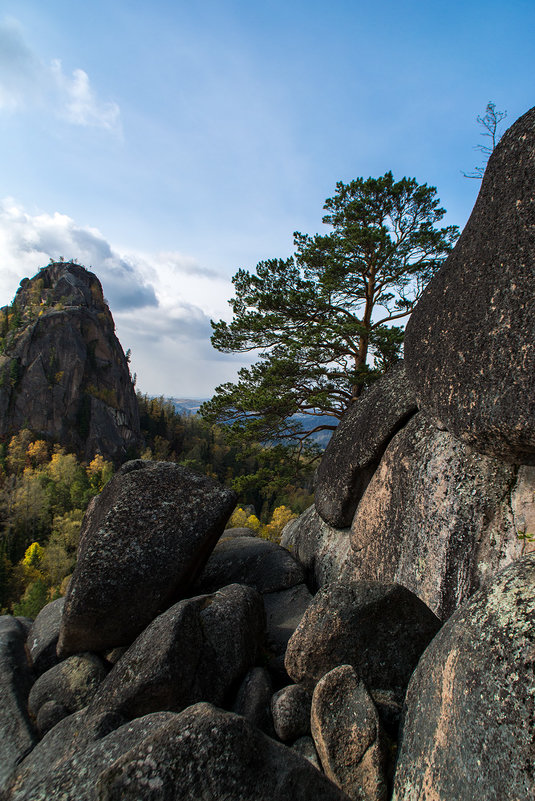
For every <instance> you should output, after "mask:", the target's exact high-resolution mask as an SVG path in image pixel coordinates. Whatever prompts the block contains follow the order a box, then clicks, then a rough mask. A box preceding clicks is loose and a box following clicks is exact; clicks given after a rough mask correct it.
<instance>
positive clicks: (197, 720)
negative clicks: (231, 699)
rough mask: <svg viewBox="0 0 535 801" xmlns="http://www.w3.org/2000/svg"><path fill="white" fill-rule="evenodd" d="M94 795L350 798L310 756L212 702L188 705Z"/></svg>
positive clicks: (121, 800) (250, 800)
mask: <svg viewBox="0 0 535 801" xmlns="http://www.w3.org/2000/svg"><path fill="white" fill-rule="evenodd" d="M142 720H143V719H142ZM149 792H150V795H148V793H149ZM95 797H96V798H97V799H98V801H134V800H135V801H139V799H147V798H150V799H152V800H153V801H156V800H157V799H158V801H192V799H221V800H223V799H232V801H267V799H269V801H288V799H289V798H291V799H292V800H293V801H348V799H347V796H346V795H345V794H344V793H343V792H342V791H341V790H339V789H338V788H337V787H335V786H334V785H333V784H331V782H330V781H329V779H327V778H326V777H325V776H323V775H322V774H321V773H319V771H317V770H316V768H314V767H312V765H311V764H310V762H309V761H308V760H307V759H304V758H303V757H301V756H299V755H298V754H297V753H296V752H294V751H292V749H290V748H286V746H284V745H281V744H279V743H276V742H275V741H274V740H272V739H271V738H269V737H266V736H265V735H264V734H262V732H261V731H259V730H258V729H256V728H255V727H254V726H251V724H250V723H249V722H248V721H247V720H245V718H243V717H241V716H240V715H234V714H232V713H231V712H223V711H221V710H219V709H216V708H214V707H212V706H211V705H210V704H196V705H195V706H192V707H189V708H188V709H186V710H184V712H181V713H180V714H179V715H176V716H175V717H174V719H172V720H170V721H169V723H167V724H166V725H164V726H162V727H161V728H160V729H159V730H158V731H156V732H155V733H154V734H153V735H152V736H150V737H147V738H146V739H145V740H144V741H143V742H142V743H140V744H139V746H137V747H134V748H132V749H131V750H130V751H129V752H128V753H126V754H124V755H123V756H122V757H120V758H119V759H117V760H116V761H115V762H114V764H113V765H111V766H110V767H109V768H108V769H106V770H104V771H103V772H102V773H101V775H100V777H99V779H98V782H97V786H96V794H95Z"/></svg>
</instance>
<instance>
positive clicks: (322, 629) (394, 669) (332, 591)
mask: <svg viewBox="0 0 535 801" xmlns="http://www.w3.org/2000/svg"><path fill="white" fill-rule="evenodd" d="M439 628H440V621H439V620H438V618H437V617H436V616H435V615H434V614H433V613H432V612H431V610H430V609H428V608H427V606H426V605H425V604H424V603H423V602H422V601H421V600H420V599H419V598H417V597H416V595H414V594H413V593H412V592H410V590H408V589H406V588H405V587H402V586H401V585H400V584H381V583H379V582H377V581H353V582H350V583H344V582H333V583H332V584H327V585H326V586H325V587H323V588H322V589H321V590H319V592H318V593H317V594H316V596H315V597H314V600H313V601H312V603H311V604H310V606H309V607H308V609H307V610H306V612H305V614H304V615H303V617H302V619H301V622H300V624H299V626H298V627H297V629H296V630H295V632H294V634H293V635H292V637H291V639H290V642H289V643H288V648H287V650H286V658H285V665H286V670H287V671H288V675H289V676H290V677H291V678H292V679H293V680H294V681H295V682H297V683H300V684H303V685H304V686H305V687H308V688H309V689H312V688H313V687H314V686H315V685H316V684H317V682H318V681H319V680H320V679H321V678H322V676H324V675H325V674H326V673H328V672H329V671H330V670H332V669H333V668H335V667H338V666H339V665H351V666H353V667H354V668H355V670H356V672H357V675H358V676H359V677H360V678H361V679H363V680H364V682H365V683H366V685H367V687H368V689H369V690H370V692H372V693H373V692H375V691H392V692H393V693H395V695H396V698H397V699H398V700H399V699H403V696H404V694H405V690H406V688H407V684H408V683H409V678H410V676H411V674H412V672H413V670H414V668H415V667H416V665H417V664H418V660H419V658H420V656H421V654H422V653H423V651H424V650H425V648H426V647H427V645H428V644H429V642H430V641H431V640H432V639H433V637H434V635H435V634H436V633H437V631H438V629H439Z"/></svg>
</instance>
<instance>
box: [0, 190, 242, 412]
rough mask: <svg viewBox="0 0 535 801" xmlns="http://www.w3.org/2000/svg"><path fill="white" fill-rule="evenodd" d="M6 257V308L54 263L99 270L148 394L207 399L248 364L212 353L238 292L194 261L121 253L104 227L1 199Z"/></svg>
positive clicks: (0, 244) (2, 280)
mask: <svg viewBox="0 0 535 801" xmlns="http://www.w3.org/2000/svg"><path fill="white" fill-rule="evenodd" d="M0 253H1V254H2V270H1V271H0V305H5V304H6V303H9V302H10V301H11V300H12V298H13V296H14V294H15V292H16V289H17V286H18V284H19V282H20V281H21V279H22V278H25V277H27V276H28V277H31V276H33V275H35V273H36V272H37V270H38V269H39V268H40V267H42V266H44V265H46V264H47V263H48V262H49V261H50V259H52V260H54V261H55V260H58V259H60V258H65V260H67V261H69V260H71V259H76V260H77V261H78V263H80V264H83V265H84V266H85V267H87V268H88V269H91V270H92V271H93V272H94V273H96V275H97V276H98V278H99V279H100V281H101V283H102V286H103V289H104V295H105V297H106V298H107V300H108V302H109V304H110V308H111V311H112V314H113V317H114V320H115V323H116V327H117V334H118V336H119V340H120V341H121V344H122V345H123V348H124V349H125V350H126V349H127V348H131V350H132V370H133V371H135V372H136V373H137V377H138V386H139V388H140V389H141V390H142V391H143V392H147V393H148V394H151V395H160V394H164V395H175V396H181V395H182V396H189V397H191V396H193V397H207V396H210V395H211V394H212V392H213V390H214V388H215V386H216V385H217V384H220V383H222V382H223V381H228V380H232V379H233V378H234V376H235V374H236V371H237V369H238V368H239V367H240V366H241V365H242V364H243V363H245V361H244V360H243V358H242V357H234V356H232V355H230V356H229V355H224V354H219V353H216V352H215V351H214V350H213V349H212V347H211V344H210V334H211V326H210V318H213V319H217V318H219V317H221V316H226V315H227V303H226V301H227V299H228V298H229V297H230V295H231V294H232V287H231V285H230V282H229V281H228V280H227V279H226V278H225V277H224V276H221V275H219V274H217V273H216V272H214V271H213V270H208V269H205V268H203V267H202V266H201V265H199V264H197V262H196V261H195V259H194V258H193V257H191V256H187V255H183V254H181V253H179V252H169V251H168V252H162V253H154V254H147V253H139V252H131V251H130V252H129V251H125V250H120V249H119V248H117V247H115V246H114V245H112V244H111V243H110V242H108V241H107V239H106V238H105V237H104V236H103V234H102V233H101V232H100V231H99V230H98V229H96V228H90V227H84V226H81V225H78V224H77V223H76V222H75V221H74V220H73V219H72V218H71V217H69V216H67V215H66V214H60V213H59V212H55V213H53V214H48V213H43V212H40V213H37V214H31V213H30V212H29V211H27V210H26V209H24V208H23V207H22V206H21V205H20V204H18V203H16V201H14V200H13V199H9V198H8V199H4V200H0Z"/></svg>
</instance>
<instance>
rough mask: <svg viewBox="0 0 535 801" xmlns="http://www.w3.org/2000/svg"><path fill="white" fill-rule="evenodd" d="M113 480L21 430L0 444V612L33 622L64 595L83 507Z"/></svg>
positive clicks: (103, 465) (102, 467)
mask: <svg viewBox="0 0 535 801" xmlns="http://www.w3.org/2000/svg"><path fill="white" fill-rule="evenodd" d="M112 475H113V465H112V464H111V462H107V461H106V460H105V459H103V458H102V456H100V455H96V456H95V458H94V459H93V460H92V461H91V462H90V463H89V464H87V465H86V464H83V463H82V462H80V461H79V460H78V458H77V456H76V455H75V454H73V453H66V451H65V450H64V449H63V448H61V447H59V446H58V445H51V444H50V443H49V442H46V441H45V440H43V439H38V438H35V437H34V435H33V434H32V432H31V431H29V430H27V429H22V430H21V431H19V433H18V434H16V435H15V436H13V437H12V438H11V439H10V440H9V441H8V442H7V443H1V444H0V611H1V612H2V613H5V612H12V613H13V614H16V615H22V616H28V617H35V615H36V614H37V612H38V611H39V609H41V608H42V607H43V606H44V605H45V603H48V601H51V600H54V599H55V598H58V597H59V596H60V595H62V594H63V592H64V590H65V579H66V578H67V577H68V576H69V575H70V574H71V573H72V570H73V567H74V564H75V561H76V551H77V547H78V535H79V531H80V525H81V522H82V517H83V514H84V511H85V509H86V508H87V505H88V503H89V501H90V500H91V498H93V497H94V496H95V495H97V494H98V493H99V492H100V491H101V490H102V488H103V487H104V485H105V484H106V482H107V481H108V480H109V479H110V478H111V476H112Z"/></svg>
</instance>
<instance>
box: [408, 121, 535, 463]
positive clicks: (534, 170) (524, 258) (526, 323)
mask: <svg viewBox="0 0 535 801" xmlns="http://www.w3.org/2000/svg"><path fill="white" fill-rule="evenodd" d="M534 319H535V109H531V111H528V112H527V114H524V116H523V117H521V118H520V119H519V120H518V121H517V122H516V123H515V124H514V125H513V126H512V127H511V128H510V129H509V130H508V131H507V132H506V134H505V135H504V136H503V138H502V140H501V142H500V144H499V145H498V147H497V148H496V150H495V151H494V153H493V155H492V156H491V158H490V160H489V163H488V167H487V170H486V173H485V177H484V180H483V183H482V186H481V191H480V193H479V197H478V199H477V202H476V205H475V207H474V210H473V212H472V214H471V216H470V219H469V221H468V224H467V225H466V228H465V229H464V231H463V234H462V236H461V238H460V239H459V241H458V243H457V245H456V247H455V249H454V251H453V253H452V254H451V255H450V256H449V258H448V259H447V261H446V262H445V264H444V265H443V267H442V268H441V269H440V271H439V272H438V274H437V275H436V276H435V278H434V279H433V280H432V281H431V283H430V284H429V286H428V287H427V289H426V291H425V293H424V295H423V296H422V298H421V300H420V301H419V303H418V304H417V306H416V308H415V309H414V311H413V313H412V315H411V318H410V321H409V323H408V325H407V331H406V336H405V365H406V369H407V375H408V378H409V380H410V382H411V383H412V385H413V388H414V390H415V392H416V396H417V400H418V405H419V407H420V408H423V409H425V410H426V411H427V412H428V413H429V414H430V415H431V416H432V417H433V419H434V420H435V422H437V423H438V424H439V426H443V427H446V428H447V429H448V431H450V432H451V433H452V434H454V435H455V436H456V437H458V438H459V439H461V440H463V441H464V442H466V443H468V444H469V445H471V446H472V447H473V448H474V449H476V450H478V451H480V452H481V453H485V454H487V455H490V456H495V457H498V458H500V459H503V460H504V461H507V462H512V463H517V464H530V465H533V464H535V338H534V336H533V321H534Z"/></svg>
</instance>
